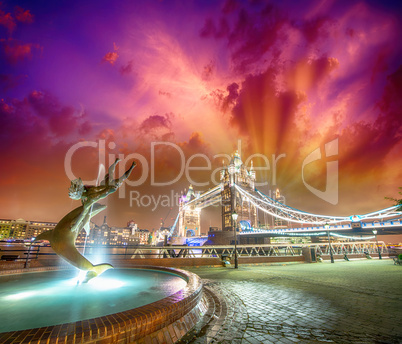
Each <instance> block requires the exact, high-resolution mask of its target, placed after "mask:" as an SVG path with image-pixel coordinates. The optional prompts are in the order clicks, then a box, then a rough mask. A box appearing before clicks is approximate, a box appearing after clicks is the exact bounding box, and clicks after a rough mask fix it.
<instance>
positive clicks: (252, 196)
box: [235, 184, 402, 225]
mask: <svg viewBox="0 0 402 344" xmlns="http://www.w3.org/2000/svg"><path fill="white" fill-rule="evenodd" d="M235 188H236V190H237V191H238V192H239V193H240V195H241V196H242V197H243V198H245V199H247V200H249V201H250V202H251V203H252V204H253V205H254V206H255V207H257V208H258V209H260V210H261V211H263V212H265V213H267V214H269V215H272V216H274V217H277V218H280V219H282V220H285V221H289V222H296V223H305V224H321V225H323V224H326V223H328V224H335V223H341V222H350V221H351V217H350V216H331V215H318V214H311V213H307V212H304V211H301V210H298V209H295V208H292V207H289V206H287V205H284V204H282V203H280V202H278V201H275V200H274V199H272V198H270V197H268V196H266V195H264V194H263V193H262V192H260V191H259V190H257V189H255V191H254V192H248V191H246V190H244V189H243V188H241V187H240V186H239V185H237V184H235ZM397 208H398V207H397V206H393V207H389V208H386V209H382V210H379V211H376V212H372V213H369V214H365V215H359V216H358V219H359V221H360V220H375V219H384V218H390V217H396V216H401V214H402V212H399V211H397Z"/></svg>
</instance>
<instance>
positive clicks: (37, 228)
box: [0, 219, 57, 240]
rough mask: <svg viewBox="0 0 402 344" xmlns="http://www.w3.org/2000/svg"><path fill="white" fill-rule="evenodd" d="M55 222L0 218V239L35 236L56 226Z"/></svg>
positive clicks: (26, 238) (30, 237) (28, 238)
mask: <svg viewBox="0 0 402 344" xmlns="http://www.w3.org/2000/svg"><path fill="white" fill-rule="evenodd" d="M56 224H57V223H54V222H42V221H25V220H24V219H17V220H4V219H2V220H0V239H8V238H13V239H25V240H30V239H32V238H36V237H37V236H38V235H39V234H41V233H43V232H46V231H48V230H51V229H53V228H54V227H56Z"/></svg>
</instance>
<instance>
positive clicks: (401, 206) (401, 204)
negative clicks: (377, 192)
mask: <svg viewBox="0 0 402 344" xmlns="http://www.w3.org/2000/svg"><path fill="white" fill-rule="evenodd" d="M399 189H401V190H402V187H400V188H399ZM399 194H400V195H402V192H401V191H399ZM385 199H387V200H389V201H392V202H395V205H398V206H399V207H398V211H402V198H400V199H397V198H392V197H385Z"/></svg>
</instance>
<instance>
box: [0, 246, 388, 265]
mask: <svg viewBox="0 0 402 344" xmlns="http://www.w3.org/2000/svg"><path fill="white" fill-rule="evenodd" d="M304 247H310V248H314V250H315V252H316V254H317V255H321V256H326V255H329V254H330V252H329V244H328V243H311V244H267V245H256V244H254V245H250V244H248V245H237V255H238V256H239V257H285V256H300V255H302V249H303V248H304ZM331 247H332V253H333V254H342V255H344V254H366V253H369V254H376V253H378V249H379V250H380V252H381V253H382V254H383V253H386V252H388V249H387V247H386V245H385V243H384V242H382V241H379V242H378V247H377V244H376V242H371V241H365V242H331ZM78 249H79V250H80V251H81V252H82V248H78ZM234 250H235V248H234V245H214V246H161V247H158V246H90V247H87V248H86V253H85V256H88V257H89V256H97V255H99V256H100V255H102V256H104V257H109V258H112V259H113V258H114V259H136V258H140V259H146V258H158V259H163V258H215V257H219V258H220V257H222V255H229V256H232V255H234ZM13 256H14V257H15V259H13ZM17 257H18V258H17ZM0 258H1V259H2V260H5V259H6V258H9V259H8V260H17V261H21V260H25V261H28V259H29V260H33V259H44V258H57V255H56V253H54V252H53V250H52V249H51V248H50V247H48V246H32V247H31V248H29V247H27V248H26V249H21V248H19V249H10V248H7V249H6V250H2V249H0ZM106 259H107V258H106Z"/></svg>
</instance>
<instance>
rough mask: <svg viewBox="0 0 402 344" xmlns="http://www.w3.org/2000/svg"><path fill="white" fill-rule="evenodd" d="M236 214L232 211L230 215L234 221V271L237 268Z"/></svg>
mask: <svg viewBox="0 0 402 344" xmlns="http://www.w3.org/2000/svg"><path fill="white" fill-rule="evenodd" d="M238 216H239V215H238V214H237V213H236V211H234V212H233V213H232V219H233V221H234V255H235V269H237V268H238V267H239V264H238V261H237V244H236V243H237V232H236V228H237V224H236V221H237V218H238Z"/></svg>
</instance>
